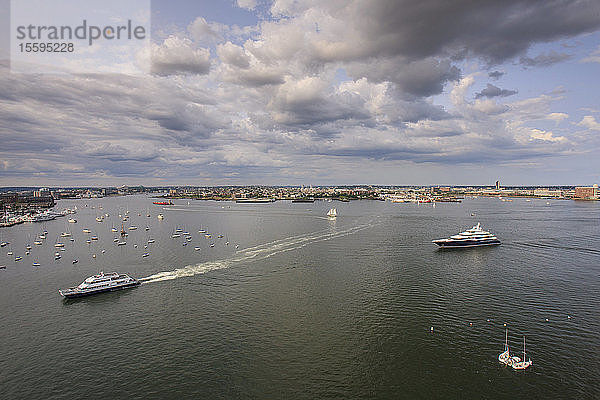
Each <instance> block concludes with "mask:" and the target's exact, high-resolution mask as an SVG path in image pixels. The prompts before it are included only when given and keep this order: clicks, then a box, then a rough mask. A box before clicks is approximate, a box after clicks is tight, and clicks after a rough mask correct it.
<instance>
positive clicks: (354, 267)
mask: <svg viewBox="0 0 600 400" xmlns="http://www.w3.org/2000/svg"><path fill="white" fill-rule="evenodd" d="M74 206H77V208H78V213H77V214H76V215H75V216H74V217H75V218H76V219H77V221H78V222H77V223H76V224H69V223H68V222H67V218H59V219H56V220H54V221H49V222H46V223H33V224H32V223H29V224H22V225H18V226H15V227H12V228H3V229H1V230H0V242H3V241H7V242H10V244H9V245H8V246H6V247H3V248H2V249H1V252H0V265H5V266H6V269H5V270H0V304H1V305H2V311H1V313H0V349H2V352H1V353H2V354H1V357H0V393H2V394H1V395H0V397H2V398H6V399H64V398H69V397H76V398H81V397H84V396H85V397H87V398H107V397H110V398H128V399H148V398H173V399H178V398H256V399H271V398H273V399H274V398H282V399H283V398H285V399H288V398H297V399H323V398H343V399H350V398H382V399H387V398H390V399H392V398H393V399H397V398H422V399H431V398H440V399H453V398H457V399H458V398H461V399H462V398H476V399H481V398H487V399H505V398H507V396H520V397H524V398H564V399H574V398H600V384H599V377H600V334H599V332H600V315H599V312H598V310H600V291H598V287H599V283H600V267H599V266H600V249H599V248H598V243H600V223H599V222H600V204H598V203H591V202H572V201H555V200H550V201H547V200H532V201H529V202H528V201H525V200H524V199H515V200H514V201H512V202H501V201H500V200H498V199H495V198H493V199H485V198H479V199H465V200H464V201H463V203H461V204H438V205H437V206H436V207H435V208H434V207H432V206H431V205H426V206H425V205H415V204H393V203H388V202H377V201H356V202H351V203H339V202H333V203H329V202H324V201H323V202H322V201H317V202H315V203H313V204H307V203H295V204H292V203H290V202H277V203H273V204H265V205H256V204H235V203H231V202H211V201H208V202H205V201H190V202H189V204H188V202H187V201H185V200H179V201H177V204H176V205H175V206H172V207H163V206H156V205H153V204H152V199H151V198H149V197H145V196H129V197H115V198H104V199H91V200H63V201H60V202H59V203H58V206H57V208H58V209H61V208H64V207H74ZM330 207H336V208H337V210H338V214H339V217H338V218H337V220H335V221H329V220H327V218H324V216H325V213H326V212H327V210H328V209H329V208H330ZM126 212H128V213H129V216H130V218H129V220H128V221H126V222H124V227H125V228H126V229H129V227H130V226H137V227H138V228H137V229H136V230H129V236H128V237H127V245H126V246H117V245H116V244H115V243H114V242H113V239H114V238H115V237H116V234H115V233H113V232H111V228H112V227H113V226H114V227H115V228H118V229H120V228H121V222H122V218H120V217H119V214H121V215H125V213H126ZM159 212H160V213H162V214H164V216H165V219H164V220H163V221H159V220H158V219H157V217H156V215H157V214H158V213H159ZM106 213H108V214H109V217H106V218H105V220H104V222H102V223H98V222H96V220H95V218H96V217H98V216H101V215H103V214H106ZM471 213H475V216H471ZM147 214H150V217H147ZM477 222H481V223H482V225H483V226H484V228H486V229H489V230H490V231H492V232H493V233H495V234H496V235H497V236H498V237H499V238H500V239H501V240H502V243H503V244H502V245H501V246H496V247H491V248H478V249H477V248H475V249H463V250H458V251H457V250H450V251H440V250H437V248H436V246H435V245H433V244H432V243H431V240H432V239H437V238H442V237H447V236H450V235H452V234H455V233H457V232H459V231H462V230H464V229H466V228H469V227H470V226H472V225H475V224H476V223H477ZM146 227H148V228H149V230H146ZM84 228H89V229H90V230H91V231H92V234H85V233H83V232H82V229H84ZM177 228H181V229H182V230H183V231H187V232H189V233H190V234H191V237H192V240H191V241H187V240H185V239H184V238H183V237H181V238H176V239H173V238H171V236H172V235H173V233H174V231H175V230H176V229H177ZM201 229H204V230H207V231H208V232H210V233H211V234H212V237H211V238H206V237H205V236H204V234H202V233H199V232H198V231H199V230H201ZM44 230H47V231H48V235H47V236H48V237H47V238H46V239H45V241H44V243H43V245H41V246H36V245H33V242H34V241H35V240H36V239H37V237H38V235H39V234H40V233H41V232H42V231H44ZM65 231H70V232H71V233H72V237H73V238H74V241H73V242H71V241H69V240H66V239H65V238H61V237H60V234H61V232H65ZM219 234H222V235H223V238H218V237H217V235H219ZM93 235H95V236H98V240H94V241H92V242H91V243H90V244H87V243H86V240H87V239H89V236H93ZM148 239H155V243H152V244H148V243H147V241H148ZM59 241H62V242H64V243H65V251H59V252H60V253H61V255H62V257H61V259H60V260H58V261H56V260H54V253H55V252H56V251H57V249H56V248H55V247H54V244H55V243H57V242H59ZM226 242H229V244H228V245H227V244H226ZM184 243H187V245H185V246H184ZM213 243H214V247H211V246H210V245H211V244H213ZM28 244H30V245H31V246H32V247H33V248H32V250H31V254H30V255H25V246H26V245H28ZM135 244H137V248H136V247H134V245H135ZM144 245H146V246H148V248H146V249H145V248H144ZM236 245H237V246H238V247H237V248H236ZM196 247H199V250H196V249H195V248H196ZM102 250H105V251H104V252H102ZM9 251H12V252H13V255H12V256H8V255H7V253H8V252H9ZM145 252H149V253H150V256H149V257H145V258H142V254H143V253H145ZM94 255H95V256H96V257H95V258H94V257H93V256H94ZM15 256H22V257H23V259H22V260H21V261H18V262H15V261H14V258H15ZM73 259H77V260H79V262H78V263H77V264H73V263H72V260H73ZM34 261H38V262H40V263H41V266H40V267H33V266H32V263H33V262H34ZM100 270H103V271H105V272H109V271H119V272H128V273H131V274H132V275H134V276H136V277H139V278H143V279H144V284H143V285H142V286H140V287H138V288H135V289H131V290H127V291H121V292H115V293H107V294H102V295H98V296H92V297H88V298H83V299H79V300H63V299H62V298H61V297H60V296H59V294H58V292H57V290H58V289H60V288H66V287H69V286H73V285H76V284H78V283H80V282H81V281H82V280H83V279H85V278H86V277H88V276H90V275H93V274H96V273H98V271H100ZM567 316H571V318H570V319H569V318H568V317H567ZM488 319H489V320H490V321H489V322H488V321H487V320H488ZM546 319H548V321H546ZM471 323H472V325H471ZM505 323H506V324H507V326H508V328H509V341H510V345H511V348H512V350H513V351H514V352H517V353H518V352H521V351H522V347H521V346H522V338H523V335H526V337H527V354H528V356H530V357H531V359H532V360H533V366H532V367H531V368H530V369H528V370H526V371H521V372H517V371H513V370H512V369H507V368H505V367H503V366H501V365H500V364H499V363H498V361H497V356H498V354H499V353H500V352H502V350H503V341H504V326H503V324H505ZM431 326H433V327H434V332H433V333H431V332H430V327H431Z"/></svg>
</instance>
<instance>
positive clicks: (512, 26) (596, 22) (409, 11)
mask: <svg viewBox="0 0 600 400" xmlns="http://www.w3.org/2000/svg"><path fill="white" fill-rule="evenodd" d="M348 9H349V10H351V12H352V14H353V17H354V18H353V19H354V22H355V23H356V28H357V29H358V30H359V31H360V32H361V33H362V34H364V35H365V37H366V40H367V41H368V42H370V43H371V44H372V46H371V48H370V49H369V50H370V51H371V54H372V55H375V54H388V55H398V54H400V55H404V56H407V57H411V58H414V59H422V58H425V57H430V56H439V55H443V54H447V55H449V56H452V55H455V54H457V53H460V52H462V51H463V50H464V49H467V50H468V52H470V53H471V54H472V55H476V56H480V57H482V58H484V59H486V60H488V61H489V62H491V63H500V62H502V61H504V60H507V59H510V58H512V57H514V56H517V55H519V54H522V53H523V52H524V51H525V50H527V48H529V46H530V45H531V44H533V43H536V42H549V41H553V40H557V39H560V38H566V37H571V36H575V35H578V34H581V33H585V32H591V31H594V30H596V29H598V27H600V18H598V15H599V13H600V2H598V1H595V0H583V1H581V0H556V1H547V0H488V1H472V0H457V1H447V0H432V1H412V0H403V1H398V0H375V1H371V0H370V1H361V2H355V3H354V4H353V6H349V7H348Z"/></svg>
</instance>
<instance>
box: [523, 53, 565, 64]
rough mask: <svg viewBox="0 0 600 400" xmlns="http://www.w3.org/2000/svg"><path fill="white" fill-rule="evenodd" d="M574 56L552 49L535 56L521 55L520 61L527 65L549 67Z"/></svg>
mask: <svg viewBox="0 0 600 400" xmlns="http://www.w3.org/2000/svg"><path fill="white" fill-rule="evenodd" d="M571 58H573V56H571V55H570V54H565V53H557V52H555V51H551V52H549V53H548V54H539V55H537V56H535V57H533V58H531V57H526V56H524V57H521V58H520V59H519V63H520V64H521V65H523V66H525V67H549V66H551V65H554V64H557V63H559V62H562V61H566V60H569V59H571Z"/></svg>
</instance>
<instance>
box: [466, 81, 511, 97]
mask: <svg viewBox="0 0 600 400" xmlns="http://www.w3.org/2000/svg"><path fill="white" fill-rule="evenodd" d="M518 92H519V91H518V90H508V89H500V88H499V87H498V86H494V85H492V84H489V83H488V84H487V87H486V88H485V89H483V90H482V91H481V92H479V93H475V98H476V99H480V98H482V97H487V98H488V99H491V98H492V97H507V96H512V95H513V94H517V93H518Z"/></svg>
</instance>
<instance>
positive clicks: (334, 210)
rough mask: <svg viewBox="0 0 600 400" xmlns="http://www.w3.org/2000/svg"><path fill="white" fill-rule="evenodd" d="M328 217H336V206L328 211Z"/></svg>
mask: <svg viewBox="0 0 600 400" xmlns="http://www.w3.org/2000/svg"><path fill="white" fill-rule="evenodd" d="M327 217H328V218H329V219H334V218H336V217H337V209H335V208H330V209H329V211H328V212H327Z"/></svg>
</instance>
